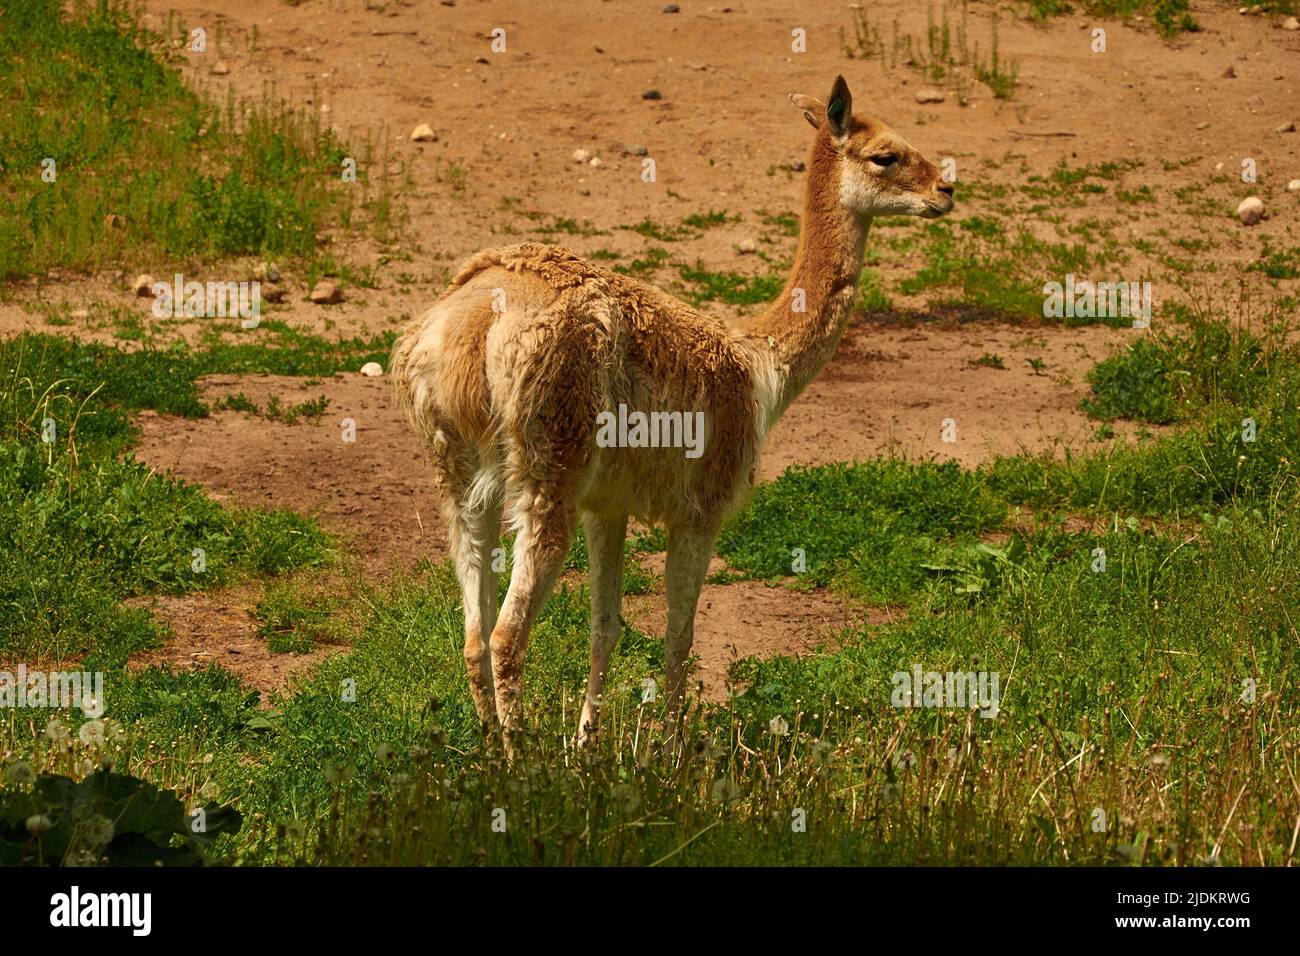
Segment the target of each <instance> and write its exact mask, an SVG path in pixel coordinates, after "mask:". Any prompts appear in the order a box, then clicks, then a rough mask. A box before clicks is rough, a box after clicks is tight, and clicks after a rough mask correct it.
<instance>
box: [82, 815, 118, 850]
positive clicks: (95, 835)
mask: <svg viewBox="0 0 1300 956" xmlns="http://www.w3.org/2000/svg"><path fill="white" fill-rule="evenodd" d="M82 833H83V835H84V836H85V838H86V842H87V843H89V844H90V845H91V846H94V847H105V846H108V844H109V843H110V842H111V841H112V839H113V821H112V820H110V819H109V818H108V817H102V816H100V815H99V814H95V815H94V816H92V817H90V819H88V820H87V821H86V822H85V824H84V825H83V827H82Z"/></svg>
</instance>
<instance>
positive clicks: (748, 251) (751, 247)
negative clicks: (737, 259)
mask: <svg viewBox="0 0 1300 956" xmlns="http://www.w3.org/2000/svg"><path fill="white" fill-rule="evenodd" d="M736 251H737V252H739V253H740V254H741V255H742V256H749V255H753V254H754V253H755V252H758V243H756V242H755V241H754V240H753V239H741V240H740V243H739V244H738V245H737V246H736Z"/></svg>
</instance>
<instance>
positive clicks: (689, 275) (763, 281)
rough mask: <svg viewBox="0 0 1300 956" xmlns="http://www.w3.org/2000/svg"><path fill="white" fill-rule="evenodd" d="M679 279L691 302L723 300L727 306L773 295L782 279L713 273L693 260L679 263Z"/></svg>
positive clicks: (760, 300) (701, 302) (755, 302)
mask: <svg viewBox="0 0 1300 956" xmlns="http://www.w3.org/2000/svg"><path fill="white" fill-rule="evenodd" d="M678 272H679V275H681V277H682V281H684V282H686V283H687V284H688V288H687V290H686V292H685V298H686V300H687V301H688V302H690V303H691V304H692V305H697V306H698V305H703V304H704V303H705V302H710V301H714V302H725V303H727V304H728V305H756V304H758V303H762V302H769V301H771V300H772V299H774V298H776V295H777V293H778V292H780V291H781V287H782V286H783V285H784V284H785V279H784V277H782V276H778V275H766V276H745V275H740V274H739V273H736V272H713V271H711V270H709V269H706V268H704V266H703V264H702V263H700V262H698V261H697V262H696V264H695V266H694V267H691V266H681V267H680V268H679V270H678Z"/></svg>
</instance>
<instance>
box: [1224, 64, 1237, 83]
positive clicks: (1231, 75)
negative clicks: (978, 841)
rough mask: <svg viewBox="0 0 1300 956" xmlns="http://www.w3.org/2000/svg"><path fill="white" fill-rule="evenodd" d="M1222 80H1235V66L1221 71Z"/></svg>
mask: <svg viewBox="0 0 1300 956" xmlns="http://www.w3.org/2000/svg"><path fill="white" fill-rule="evenodd" d="M1223 78H1224V79H1225V80H1235V79H1236V78H1237V68H1236V67H1235V66H1229V67H1228V68H1227V69H1226V70H1224V71H1223Z"/></svg>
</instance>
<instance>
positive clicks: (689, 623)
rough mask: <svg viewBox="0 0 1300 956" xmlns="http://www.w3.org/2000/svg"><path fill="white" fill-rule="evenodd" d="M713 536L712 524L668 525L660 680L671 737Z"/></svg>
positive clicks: (715, 532) (679, 708) (673, 734)
mask: <svg viewBox="0 0 1300 956" xmlns="http://www.w3.org/2000/svg"><path fill="white" fill-rule="evenodd" d="M716 536H717V529H716V528H715V527H712V526H708V527H682V526H679V527H675V528H669V529H668V563H667V567H666V569H665V577H666V583H667V588H668V633H667V634H666V635H665V637H664V662H665V668H664V670H665V674H664V681H665V683H666V684H667V685H668V686H667V687H666V688H665V694H664V696H665V698H666V700H665V719H664V722H665V729H666V731H667V732H668V735H669V736H670V737H674V738H675V736H676V732H677V719H678V717H679V716H680V712H681V708H682V696H683V694H684V693H685V691H686V658H687V657H689V656H690V653H691V643H692V641H694V639H695V609H696V607H697V606H698V604H699V601H700V588H701V587H702V586H703V585H704V575H705V573H706V572H707V571H708V569H709V558H710V557H711V556H712V554H713V539H714V538H715V537H716Z"/></svg>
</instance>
